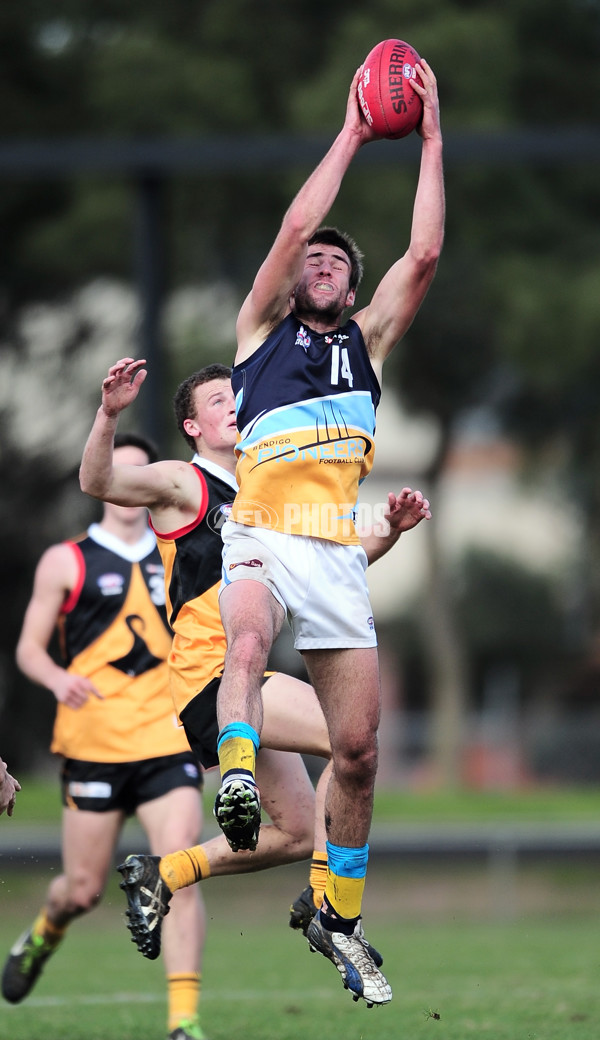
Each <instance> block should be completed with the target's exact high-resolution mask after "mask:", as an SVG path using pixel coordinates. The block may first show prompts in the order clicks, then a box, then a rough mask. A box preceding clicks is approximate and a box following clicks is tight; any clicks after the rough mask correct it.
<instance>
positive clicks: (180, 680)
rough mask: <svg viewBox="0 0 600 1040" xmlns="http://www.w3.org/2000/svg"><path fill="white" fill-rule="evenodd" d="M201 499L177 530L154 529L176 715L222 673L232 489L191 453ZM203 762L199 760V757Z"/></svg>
mask: <svg viewBox="0 0 600 1040" xmlns="http://www.w3.org/2000/svg"><path fill="white" fill-rule="evenodd" d="M190 465H191V466H193V468H194V469H195V471H196V473H197V474H198V480H199V482H200V486H201V489H202V501H201V504H200V508H199V510H198V515H197V516H196V518H195V520H194V521H193V522H192V523H190V524H188V525H187V526H186V527H183V528H181V529H180V530H178V531H170V532H164V531H156V530H155V534H156V540H157V543H158V547H159V549H160V554H161V556H162V559H163V563H164V566H165V588H166V593H167V617H168V620H169V624H170V625H171V628H172V629H173V632H174V636H173V643H172V646H171V652H170V654H169V672H170V683H171V693H172V695H173V701H174V703H175V708H176V710H177V714H178V715H179V716H181V712H182V711H183V710H184V708H185V707H186V706H187V705H188V704H189V703H190V701H191V700H193V699H194V697H195V696H196V695H197V694H199V693H201V692H202V690H203V689H204V688H205V686H207V685H208V683H210V682H211V681H212V680H213V679H215V678H217V677H218V676H220V675H221V674H222V672H223V662H224V660H225V634H224V632H223V626H222V624H221V615H220V613H219V588H220V585H221V563H222V555H221V554H222V541H221V528H222V526H223V524H224V523H225V521H226V520H227V519H228V517H229V513H230V511H231V503H232V501H233V498H234V496H235V492H236V490H237V484H236V482H235V478H234V477H233V475H232V474H231V473H229V472H228V471H227V470H225V469H223V467H221V466H218V465H217V464H216V463H213V462H211V461H209V460H207V459H203V458H200V456H199V455H195V456H194V458H193V459H192V462H191V463H190ZM203 764H205V763H204V762H203Z"/></svg>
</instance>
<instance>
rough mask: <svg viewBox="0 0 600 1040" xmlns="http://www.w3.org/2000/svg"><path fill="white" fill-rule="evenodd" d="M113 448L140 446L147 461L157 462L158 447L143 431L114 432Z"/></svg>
mask: <svg viewBox="0 0 600 1040" xmlns="http://www.w3.org/2000/svg"><path fill="white" fill-rule="evenodd" d="M114 447H115V448H140V449H141V450H142V451H145V452H146V455H147V456H148V462H158V448H157V447H156V444H155V443H154V441H152V440H150V438H149V437H145V436H144V434H143V433H115V440H114Z"/></svg>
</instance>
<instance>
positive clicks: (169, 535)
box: [149, 462, 208, 541]
mask: <svg viewBox="0 0 600 1040" xmlns="http://www.w3.org/2000/svg"><path fill="white" fill-rule="evenodd" d="M190 466H191V467H192V469H193V470H194V472H195V473H197V474H198V479H199V481H200V486H201V487H202V501H201V502H200V508H199V509H198V513H197V516H196V519H195V520H192V522H191V523H190V524H186V526H185V527H179V528H178V529H177V530H176V531H167V532H165V531H159V530H158V529H157V528H156V527H155V526H154V524H153V523H152V520H151V519H150V521H149V523H150V527H151V528H152V530H153V531H154V534H155V535H156V537H157V538H163V539H164V540H169V541H174V540H175V539H176V538H181V536H182V535H184V534H187V533H188V531H193V530H194V528H195V527H197V526H198V524H199V523H200V522H201V521H202V520H204V517H205V516H206V510H207V509H208V484H207V483H206V480H205V479H204V474H203V472H202V470H201V469H200V468H199V466H195V465H194V463H193V462H190Z"/></svg>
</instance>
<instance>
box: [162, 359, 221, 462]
mask: <svg viewBox="0 0 600 1040" xmlns="http://www.w3.org/2000/svg"><path fill="white" fill-rule="evenodd" d="M215 379H231V369H230V368H227V365H219V364H217V363H215V364H213V365H206V366H205V367H204V368H200V369H198V371H197V372H193V373H192V375H191V376H188V377H187V379H184V380H183V383H180V384H179V386H178V387H177V389H176V391H175V396H174V397H173V408H174V410H175V421H176V423H177V429H178V430H179V432H180V434H181V436H182V437H183V439H184V440H185V441H186V442H187V443H188V444H189V445H190V447H191V448H193V449H194V451H195V450H196V442H195V440H194V438H193V437H190V435H189V433H186V432H185V430H184V428H183V423H184V421H185V420H186V419H195V418H196V408H195V405H194V390H195V389H196V387H197V386H201V385H202V384H203V383H212V382H213V381H214V380H215Z"/></svg>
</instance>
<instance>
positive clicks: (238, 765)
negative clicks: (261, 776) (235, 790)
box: [217, 722, 260, 781]
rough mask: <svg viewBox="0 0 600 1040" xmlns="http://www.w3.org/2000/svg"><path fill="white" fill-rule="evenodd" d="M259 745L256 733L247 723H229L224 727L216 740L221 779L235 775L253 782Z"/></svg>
mask: <svg viewBox="0 0 600 1040" xmlns="http://www.w3.org/2000/svg"><path fill="white" fill-rule="evenodd" d="M259 744H260V738H259V736H258V733H257V732H256V730H255V729H253V728H252V726H249V725H248V723H246V722H231V723H229V725H228V726H224V727H223V729H222V730H221V732H220V733H219V737H218V740H217V752H218V755H219V768H220V771H221V779H222V780H225V779H226V778H227V776H228V775H229V774H236V775H242V776H248V777H249V778H250V779H251V780H252V781H254V773H255V771H256V753H257V751H258V748H259Z"/></svg>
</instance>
